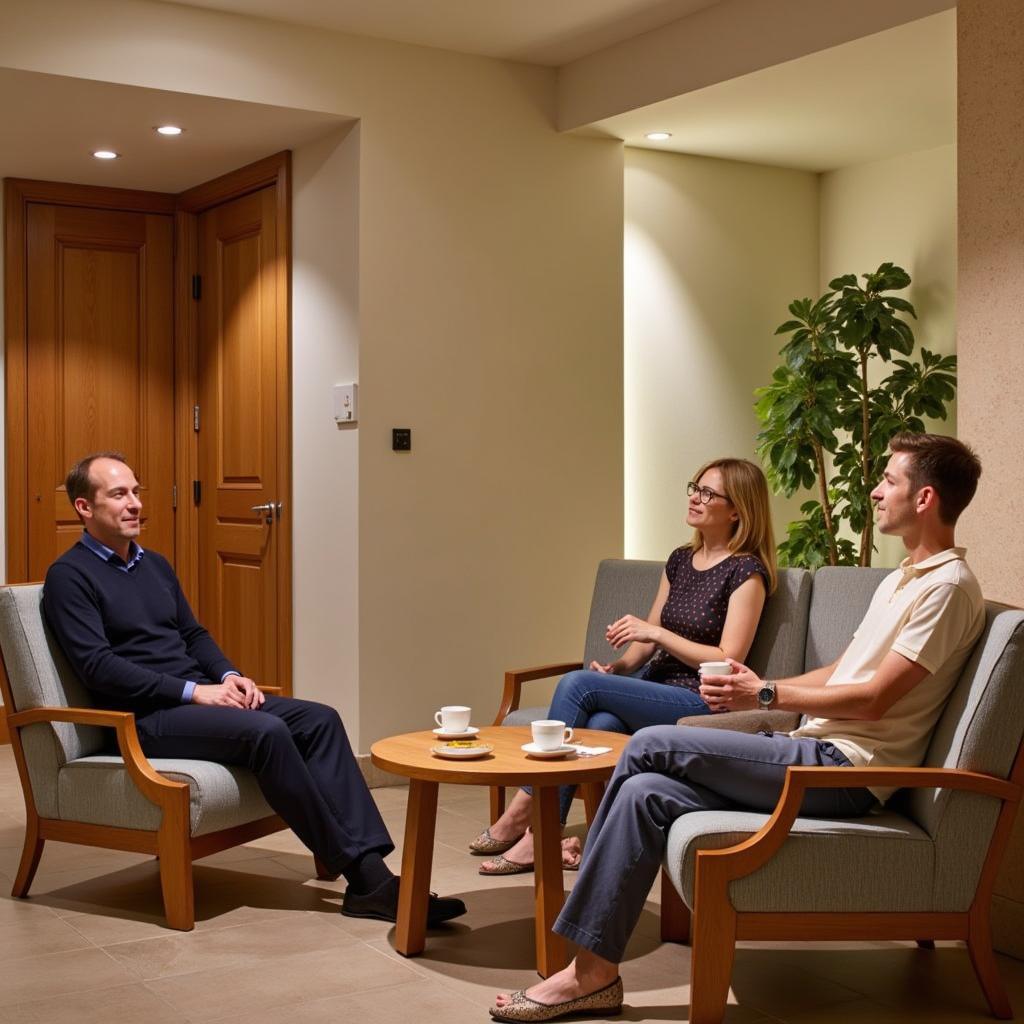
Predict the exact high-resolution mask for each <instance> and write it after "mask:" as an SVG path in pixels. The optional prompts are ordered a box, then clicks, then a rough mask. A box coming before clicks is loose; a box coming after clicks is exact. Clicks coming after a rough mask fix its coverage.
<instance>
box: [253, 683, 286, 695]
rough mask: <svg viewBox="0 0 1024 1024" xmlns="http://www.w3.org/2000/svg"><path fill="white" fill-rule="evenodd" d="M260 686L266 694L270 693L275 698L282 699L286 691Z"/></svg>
mask: <svg viewBox="0 0 1024 1024" xmlns="http://www.w3.org/2000/svg"><path fill="white" fill-rule="evenodd" d="M258 685H259V687H260V689H261V690H262V691H263V692H264V693H269V694H271V695H272V696H274V697H280V696H282V695H283V694H284V689H283V688H282V687H280V686H263V685H262V684H258Z"/></svg>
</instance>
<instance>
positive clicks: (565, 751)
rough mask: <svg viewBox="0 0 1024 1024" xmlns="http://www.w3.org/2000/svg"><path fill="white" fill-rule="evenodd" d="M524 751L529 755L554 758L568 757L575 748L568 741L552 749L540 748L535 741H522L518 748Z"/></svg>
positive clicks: (574, 751)
mask: <svg viewBox="0 0 1024 1024" xmlns="http://www.w3.org/2000/svg"><path fill="white" fill-rule="evenodd" d="M520 749H521V750H522V751H524V752H525V753H527V754H529V755H530V757H541V758H552V759H554V758H556V757H569V756H571V755H575V753H576V748H575V747H574V746H572V744H570V743H563V744H562V746H560V747H555V749H554V750H541V748H540V747H538V746H537V744H536V743H524V744H523V745H522V747H521V748H520Z"/></svg>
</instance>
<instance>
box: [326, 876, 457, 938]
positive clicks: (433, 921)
mask: <svg viewBox="0 0 1024 1024" xmlns="http://www.w3.org/2000/svg"><path fill="white" fill-rule="evenodd" d="M398 883H399V879H398V878H397V877H396V878H389V879H388V880H387V881H386V882H385V883H384V884H383V885H381V886H379V887H378V888H376V889H374V890H373V892H366V893H354V892H353V891H352V890H351V889H346V890H345V895H344V896H343V897H342V900H341V912H342V913H343V914H344V915H345V917H368V918H372V919H373V920H375V921H391V922H394V920H395V918H396V917H397V916H398ZM465 912H466V904H465V903H463V902H462V900H460V899H456V898H455V897H453V896H438V895H437V894H436V893H431V894H430V900H429V901H428V903H427V927H428V928H433V927H434V926H435V925H438V924H443V923H444V922H445V921H451V920H452V919H453V918H456V917H461V916H462V915H463V914H464V913H465Z"/></svg>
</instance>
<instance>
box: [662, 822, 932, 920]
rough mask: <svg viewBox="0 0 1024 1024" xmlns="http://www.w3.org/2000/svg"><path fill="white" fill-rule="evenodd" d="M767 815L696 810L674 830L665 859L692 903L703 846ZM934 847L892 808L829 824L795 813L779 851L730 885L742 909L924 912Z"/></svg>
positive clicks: (723, 841) (743, 831)
mask: <svg viewBox="0 0 1024 1024" xmlns="http://www.w3.org/2000/svg"><path fill="white" fill-rule="evenodd" d="M767 820H768V816H767V815H765V814H755V813H753V812H750V811H695V812H693V813H692V814H684V815H683V816H682V817H681V818H679V819H678V820H677V821H676V822H675V824H674V825H673V826H672V828H671V830H670V831H669V836H668V849H667V850H666V857H665V864H666V867H667V869H668V873H669V876H670V877H671V879H672V881H673V883H674V885H675V887H676V888H677V889H678V890H679V892H680V893H681V894H682V896H683V900H684V901H685V902H686V904H687V905H688V906H690V907H692V906H693V881H694V869H695V867H696V855H697V851H698V849H703V850H719V849H723V848H724V847H727V846H733V845H734V844H736V843H740V842H742V841H743V840H744V839H747V838H748V837H749V836H751V835H752V834H753V833H754V832H756V831H757V830H758V829H760V828H761V827H762V825H764V823H765V822H766V821H767ZM934 852H935V849H934V844H933V843H932V841H931V839H930V837H929V836H928V834H927V833H926V832H924V831H923V830H922V829H920V828H918V827H917V825H915V824H914V823H913V822H912V821H910V820H909V819H907V818H905V817H904V816H903V815H901V814H897V813H895V812H893V811H883V812H880V813H878V814H869V815H867V816H866V817H864V818H848V819H842V820H838V821H832V820H828V819H823V818H797V819H796V821H795V822H794V824H793V832H792V834H791V835H790V837H789V838H788V839H787V840H786V842H785V843H784V844H783V846H782V849H781V850H780V851H779V852H778V853H777V854H776V856H775V857H773V858H772V859H771V860H770V861H769V862H768V863H767V864H766V865H765V866H764V867H762V868H760V869H759V870H758V871H755V872H754V873H753V874H750V875H748V876H747V877H746V878H741V879H738V880H737V881H735V882H733V883H732V884H731V886H730V888H729V897H730V900H731V901H732V903H733V906H735V908H736V909H737V910H740V911H771V912H788V911H803V912H812V911H824V910H831V911H881V910H895V911H927V910H934V909H939V908H937V907H935V906H934V900H933V891H932V890H933V884H932V883H933V876H934Z"/></svg>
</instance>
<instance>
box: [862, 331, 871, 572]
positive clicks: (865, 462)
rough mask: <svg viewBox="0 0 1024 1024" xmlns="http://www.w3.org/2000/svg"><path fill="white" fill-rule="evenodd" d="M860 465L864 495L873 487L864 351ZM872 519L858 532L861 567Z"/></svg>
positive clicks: (868, 560)
mask: <svg viewBox="0 0 1024 1024" xmlns="http://www.w3.org/2000/svg"><path fill="white" fill-rule="evenodd" d="M860 430H861V435H860V445H861V448H860V465H861V476H863V478H864V493H865V494H867V493H868V492H869V491H870V490H871V489H872V485H873V483H874V482H873V481H872V479H871V417H870V415H869V406H868V355H867V352H866V351H865V350H863V349H862V350H861V353H860ZM874 526H875V523H874V519H872V517H871V513H870V511H869V512H868V515H867V518H866V519H865V520H864V529H863V530H861V532H860V559H859V562H860V564H861V565H870V564H871V549H872V548H873V547H874Z"/></svg>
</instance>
